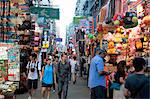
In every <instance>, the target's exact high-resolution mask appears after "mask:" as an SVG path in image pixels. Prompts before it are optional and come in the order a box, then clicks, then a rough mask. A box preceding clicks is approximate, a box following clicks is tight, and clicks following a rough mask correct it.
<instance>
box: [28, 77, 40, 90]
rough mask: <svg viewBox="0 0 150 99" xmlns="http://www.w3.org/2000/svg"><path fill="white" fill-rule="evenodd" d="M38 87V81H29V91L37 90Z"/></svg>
mask: <svg viewBox="0 0 150 99" xmlns="http://www.w3.org/2000/svg"><path fill="white" fill-rule="evenodd" d="M37 87H38V79H35V80H32V79H28V89H32V88H33V89H37Z"/></svg>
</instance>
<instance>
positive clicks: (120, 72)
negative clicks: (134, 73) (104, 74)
mask: <svg viewBox="0 0 150 99" xmlns="http://www.w3.org/2000/svg"><path fill="white" fill-rule="evenodd" d="M125 66H126V62H125V61H120V62H119V63H118V65H117V72H116V73H115V75H114V80H115V81H114V82H113V83H112V85H111V87H112V88H113V89H114V90H113V99H125V97H124V94H123V89H124V83H125V76H126V74H125Z"/></svg>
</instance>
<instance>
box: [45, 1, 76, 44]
mask: <svg viewBox="0 0 150 99" xmlns="http://www.w3.org/2000/svg"><path fill="white" fill-rule="evenodd" d="M43 1H44V2H45V3H47V0H43ZM51 1H52V4H54V5H58V7H59V8H60V20H59V21H56V22H57V23H56V24H57V32H59V36H60V37H61V38H63V44H65V38H66V26H68V25H69V24H70V23H71V22H72V20H73V16H74V12H75V7H76V1H77V0H51Z"/></svg>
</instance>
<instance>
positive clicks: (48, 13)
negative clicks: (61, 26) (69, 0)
mask: <svg viewBox="0 0 150 99" xmlns="http://www.w3.org/2000/svg"><path fill="white" fill-rule="evenodd" d="M30 12H31V13H33V14H38V15H39V16H40V17H45V18H51V19H58V20H59V9H58V8H45V7H30Z"/></svg>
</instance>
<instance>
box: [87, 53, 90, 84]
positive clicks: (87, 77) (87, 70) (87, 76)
mask: <svg viewBox="0 0 150 99" xmlns="http://www.w3.org/2000/svg"><path fill="white" fill-rule="evenodd" d="M87 62H88V69H87V85H88V79H89V70H90V63H91V55H88V60H87Z"/></svg>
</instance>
